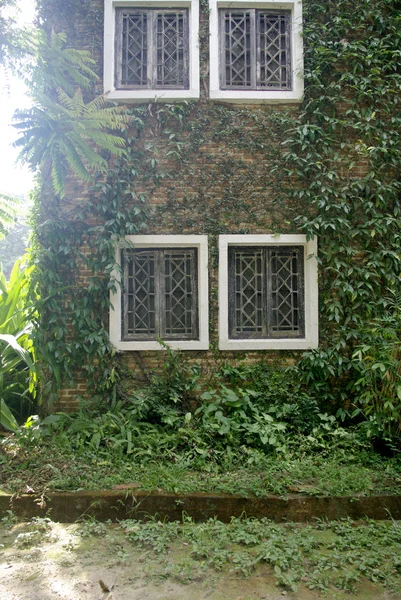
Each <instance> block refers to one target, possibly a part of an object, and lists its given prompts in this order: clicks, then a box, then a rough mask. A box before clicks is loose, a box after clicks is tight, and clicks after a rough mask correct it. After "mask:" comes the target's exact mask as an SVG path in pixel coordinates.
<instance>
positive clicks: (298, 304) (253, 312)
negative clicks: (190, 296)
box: [228, 247, 304, 338]
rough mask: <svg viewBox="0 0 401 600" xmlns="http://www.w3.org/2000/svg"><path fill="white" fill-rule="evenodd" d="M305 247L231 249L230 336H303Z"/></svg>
mask: <svg viewBox="0 0 401 600" xmlns="http://www.w3.org/2000/svg"><path fill="white" fill-rule="evenodd" d="M303 280H304V274H303V249H302V248H300V247H250V248H246V247H238V248H237V247H231V248H229V290H228V294H229V330H230V337H231V338H269V337H301V336H302V335H304V283H303Z"/></svg>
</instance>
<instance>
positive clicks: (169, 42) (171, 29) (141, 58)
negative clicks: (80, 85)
mask: <svg viewBox="0 0 401 600" xmlns="http://www.w3.org/2000/svg"><path fill="white" fill-rule="evenodd" d="M115 55H116V65H115V73H116V81H115V86H116V89H142V88H144V89H184V90H186V89H189V25H188V9H180V10H178V9H174V10H173V9H170V10H160V9H154V8H153V9H152V8H151V9H141V8H129V9H126V8H120V9H116V53H115Z"/></svg>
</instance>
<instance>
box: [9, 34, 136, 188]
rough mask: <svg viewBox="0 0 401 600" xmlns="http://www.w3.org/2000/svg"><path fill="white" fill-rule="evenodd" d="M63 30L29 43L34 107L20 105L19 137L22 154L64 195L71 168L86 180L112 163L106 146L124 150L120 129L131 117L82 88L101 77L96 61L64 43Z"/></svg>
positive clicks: (28, 74) (29, 80) (110, 150)
mask: <svg viewBox="0 0 401 600" xmlns="http://www.w3.org/2000/svg"><path fill="white" fill-rule="evenodd" d="M65 44H66V40H65V36H64V35H63V34H53V36H52V37H51V39H50V40H49V41H47V40H46V38H45V37H44V36H43V34H39V36H38V37H37V38H36V39H35V41H34V43H32V44H31V45H30V46H29V52H30V54H31V55H32V56H33V57H34V62H33V63H30V65H29V66H28V67H26V82H27V85H28V90H29V95H30V96H31V98H32V104H33V107H32V108H31V109H28V110H24V111H16V113H15V117H14V119H15V121H16V123H15V125H14V126H15V127H16V128H17V129H18V130H19V131H20V132H21V136H20V137H19V139H18V140H17V142H16V143H15V145H16V146H17V147H18V148H19V149H20V154H19V158H20V160H21V161H22V162H25V163H27V164H28V165H29V166H30V168H31V169H32V170H34V171H36V170H37V169H38V168H42V169H44V173H45V176H47V174H50V175H51V180H52V184H53V189H54V191H55V192H56V194H58V195H59V196H60V197H62V196H63V195H64V182H65V178H66V176H67V173H68V170H69V169H71V170H72V172H73V173H74V174H75V175H76V176H77V177H78V179H80V180H82V181H86V182H88V181H90V180H91V179H92V178H93V175H94V174H95V173H98V172H101V171H105V170H106V169H107V161H106V160H105V159H104V158H103V157H102V155H101V153H102V151H105V150H106V151H107V152H108V153H111V154H114V155H117V156H121V155H122V154H123V153H124V144H125V141H124V139H123V138H122V137H121V136H120V135H117V133H116V132H117V131H121V129H122V127H123V126H124V124H125V122H126V121H127V117H126V116H125V115H124V114H123V112H122V111H121V109H119V108H118V107H115V106H114V105H110V104H109V103H107V101H106V99H105V98H104V96H98V97H96V98H95V99H94V100H90V101H86V100H85V99H84V96H83V93H82V91H81V90H82V89H84V90H89V89H90V88H91V87H92V86H93V85H94V83H95V82H96V81H97V75H96V73H95V72H94V71H93V70H92V67H93V61H92V59H91V58H90V56H89V54H88V53H87V52H85V51H81V50H75V49H71V48H66V47H65Z"/></svg>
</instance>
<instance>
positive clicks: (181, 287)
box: [164, 249, 197, 338]
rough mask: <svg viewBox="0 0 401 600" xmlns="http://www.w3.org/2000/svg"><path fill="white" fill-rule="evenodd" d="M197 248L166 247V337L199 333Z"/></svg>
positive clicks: (188, 335) (194, 335)
mask: <svg viewBox="0 0 401 600" xmlns="http://www.w3.org/2000/svg"><path fill="white" fill-rule="evenodd" d="M195 255H196V251H195V249H194V250H185V251H182V252H181V251H178V250H176V251H165V255H164V271H165V275H164V281H165V334H166V337H168V338H171V337H185V338H188V337H189V338H194V337H196V329H197V319H196V312H197V311H196V304H197V290H196V277H195V273H196V258H195Z"/></svg>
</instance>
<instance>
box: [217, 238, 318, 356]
mask: <svg viewBox="0 0 401 600" xmlns="http://www.w3.org/2000/svg"><path fill="white" fill-rule="evenodd" d="M292 245H297V246H303V247H304V274H305V337H304V338H298V339H294V338H280V339H276V338H274V339H273V338H271V339H264V340H262V339H252V340H250V339H241V340H234V339H230V338H229V334H228V310H229V307H228V247H229V246H292ZM317 271H318V270H317V240H316V238H315V239H313V240H309V241H307V240H306V236H305V235H300V234H295V235H287V234H285V235H284V234H283V235H270V234H266V235H220V236H219V348H220V350H308V349H311V348H317V347H318V343H319V324H318V316H319V315H318V283H317Z"/></svg>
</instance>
